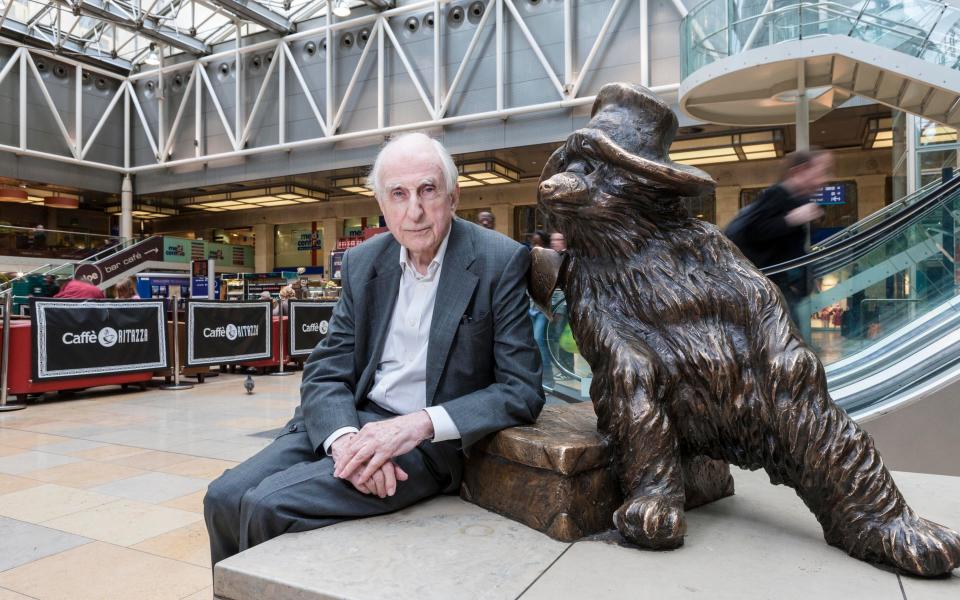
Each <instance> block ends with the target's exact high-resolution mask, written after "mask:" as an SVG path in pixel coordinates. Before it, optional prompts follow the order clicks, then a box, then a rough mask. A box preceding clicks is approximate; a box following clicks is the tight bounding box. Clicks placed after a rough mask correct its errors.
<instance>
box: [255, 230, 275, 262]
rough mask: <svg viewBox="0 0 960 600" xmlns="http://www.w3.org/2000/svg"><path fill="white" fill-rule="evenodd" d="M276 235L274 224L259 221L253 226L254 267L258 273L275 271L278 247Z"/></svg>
mask: <svg viewBox="0 0 960 600" xmlns="http://www.w3.org/2000/svg"><path fill="white" fill-rule="evenodd" d="M274 235H275V233H274V231H273V225H271V224H270V223H257V224H256V225H254V226H253V269H254V271H256V272H257V273H269V272H270V271H273V266H274V249H275V247H276V239H275V238H274Z"/></svg>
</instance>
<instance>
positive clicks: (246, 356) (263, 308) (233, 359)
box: [186, 300, 273, 367]
mask: <svg viewBox="0 0 960 600" xmlns="http://www.w3.org/2000/svg"><path fill="white" fill-rule="evenodd" d="M271 310H272V309H271V304H270V303H269V302H218V301H213V300H195V301H194V300H191V301H189V302H187V323H186V325H187V362H186V364H187V366H188V367H194V366H199V365H211V364H229V363H238V362H246V361H250V360H260V359H264V358H270V356H271V354H272V351H273V346H272V345H271V343H272V342H271V334H272V324H273V323H272V321H273V316H272V314H271Z"/></svg>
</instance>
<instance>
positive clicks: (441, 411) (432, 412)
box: [423, 406, 460, 442]
mask: <svg viewBox="0 0 960 600" xmlns="http://www.w3.org/2000/svg"><path fill="white" fill-rule="evenodd" d="M423 410H424V411H426V413H427V416H428V417H430V420H431V421H432V422H433V441H435V442H445V441H447V440H459V439H460V430H459V429H457V425H456V424H455V423H454V422H453V419H451V418H450V413H448V412H447V409H445V408H444V407H442V406H428V407H426V408H425V409H423Z"/></svg>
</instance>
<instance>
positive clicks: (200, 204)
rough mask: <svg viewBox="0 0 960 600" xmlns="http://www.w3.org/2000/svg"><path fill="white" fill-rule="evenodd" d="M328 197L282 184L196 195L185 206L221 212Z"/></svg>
mask: <svg viewBox="0 0 960 600" xmlns="http://www.w3.org/2000/svg"><path fill="white" fill-rule="evenodd" d="M326 199H327V194H325V193H324V192H319V191H316V190H311V189H308V188H303V187H299V186H295V185H282V186H273V187H266V188H250V189H246V190H238V191H233V192H217V193H212V194H204V195H202V196H194V197H193V198H189V199H187V201H186V204H185V206H188V207H190V208H194V209H196V210H202V211H207V212H221V211H223V210H248V209H252V208H262V207H263V208H265V207H267V206H286V205H291V204H311V203H314V202H320V201H321V200H326ZM280 203H283V204H280Z"/></svg>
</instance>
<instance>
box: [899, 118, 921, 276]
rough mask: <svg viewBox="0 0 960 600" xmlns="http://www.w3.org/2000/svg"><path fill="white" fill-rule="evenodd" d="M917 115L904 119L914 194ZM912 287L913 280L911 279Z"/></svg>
mask: <svg viewBox="0 0 960 600" xmlns="http://www.w3.org/2000/svg"><path fill="white" fill-rule="evenodd" d="M918 125H919V123H917V117H915V116H913V115H911V114H908V115H906V118H905V120H904V125H903V129H904V134H905V135H906V138H907V139H906V142H907V144H906V145H907V156H906V161H907V194H912V193H914V192H916V191H917V188H919V187H920V169H919V166H920V165H919V163H920V159H919V157H918V156H917V126H918ZM910 283H911V288H912V287H913V280H912V279H911V281H910Z"/></svg>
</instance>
